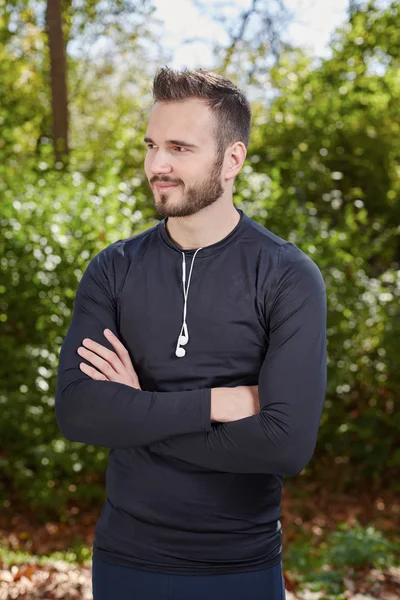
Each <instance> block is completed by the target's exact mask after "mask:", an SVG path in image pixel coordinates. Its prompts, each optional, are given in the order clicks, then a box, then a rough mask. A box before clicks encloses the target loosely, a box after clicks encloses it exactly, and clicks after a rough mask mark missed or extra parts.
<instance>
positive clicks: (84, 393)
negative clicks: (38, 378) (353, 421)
mask: <svg viewBox="0 0 400 600" xmlns="http://www.w3.org/2000/svg"><path fill="white" fill-rule="evenodd" d="M279 252H280V260H279V264H278V271H277V277H276V279H275V285H274V294H273V297H272V299H271V305H270V307H269V308H270V313H269V314H270V319H269V327H270V329H269V331H270V341H269V348H268V352H267V354H266V357H265V359H264V362H263V364H262V367H261V370H260V373H259V379H258V392H259V402H260V411H259V413H258V414H256V415H253V416H251V417H248V418H243V419H240V420H239V421H235V422H230V423H216V424H213V423H211V420H210V409H211V390H210V389H202V390H191V391H183V392H147V391H142V390H141V389H136V388H134V387H131V386H128V385H126V384H123V383H118V382H113V381H108V382H107V383H104V381H95V380H92V379H91V378H90V377H88V375H86V374H85V373H83V372H82V371H81V370H80V368H79V364H80V363H81V362H82V359H81V358H80V357H79V355H78V354H77V348H78V347H79V346H80V345H81V343H82V340H83V339H84V338H90V339H92V340H94V341H96V342H98V343H99V344H102V345H103V346H107V347H108V348H109V349H110V350H113V347H112V345H111V344H110V342H108V341H107V340H106V338H105V337H104V333H103V332H104V329H105V328H109V329H111V331H116V305H115V297H114V294H113V292H112V286H111V284H110V279H109V278H110V266H109V263H108V260H107V253H106V252H105V251H102V252H100V253H99V254H98V255H97V256H96V257H95V258H94V259H93V260H92V261H91V262H90V264H89V266H88V268H87V269H86V271H85V273H84V275H83V277H82V279H81V281H80V283H79V286H78V290H77V294H76V300H75V305H74V313H73V317H72V321H71V324H70V327H69V329H68V332H67V335H66V337H65V340H64V343H63V346H62V348H61V353H60V360H59V367H58V377H57V388H56V402H55V410H56V418H57V422H58V425H59V427H60V430H61V432H62V434H63V435H64V436H65V437H66V438H68V439H70V440H75V441H80V442H84V443H87V444H95V445H101V446H105V447H109V448H133V447H135V446H148V448H149V450H150V451H152V452H156V453H159V454H165V455H170V456H172V457H175V458H178V459H180V460H184V461H186V462H189V463H192V464H195V465H199V466H202V467H205V468H209V469H211V470H214V471H215V470H217V471H223V472H231V473H264V474H278V475H286V476H295V475H297V474H298V473H299V472H300V471H302V470H303V468H304V467H305V466H306V464H307V463H308V462H309V460H310V459H311V456H312V454H313V452H314V448H315V444H316V439H317V434H318V427H319V422H320V418H321V413H322V409H323V402H324V398H325V391H326V296H325V286H324V282H323V279H322V276H321V273H320V271H319V269H318V267H317V266H316V264H315V263H314V262H313V261H311V259H309V258H308V257H307V256H306V255H305V254H303V253H301V252H300V251H299V250H298V249H297V248H296V247H295V246H293V245H292V244H289V243H288V244H286V245H283V246H281V247H280V250H279Z"/></svg>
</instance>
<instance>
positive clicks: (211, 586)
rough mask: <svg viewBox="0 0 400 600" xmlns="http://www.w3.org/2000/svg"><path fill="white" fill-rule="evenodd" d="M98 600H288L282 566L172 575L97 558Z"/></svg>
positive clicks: (95, 587) (95, 596)
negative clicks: (246, 570) (219, 573)
mask: <svg viewBox="0 0 400 600" xmlns="http://www.w3.org/2000/svg"><path fill="white" fill-rule="evenodd" d="M92 565H93V579H92V581H93V599H94V600H284V599H285V585H284V579H283V574H282V562H280V563H278V564H277V565H275V566H274V567H270V568H269V569H264V570H262V571H252V572H247V573H233V574H228V575H169V574H167V573H153V572H151V571H142V570H138V569H133V568H132V567H122V566H119V565H112V564H110V563H107V562H105V561H102V560H100V559H98V558H95V557H93V562H92Z"/></svg>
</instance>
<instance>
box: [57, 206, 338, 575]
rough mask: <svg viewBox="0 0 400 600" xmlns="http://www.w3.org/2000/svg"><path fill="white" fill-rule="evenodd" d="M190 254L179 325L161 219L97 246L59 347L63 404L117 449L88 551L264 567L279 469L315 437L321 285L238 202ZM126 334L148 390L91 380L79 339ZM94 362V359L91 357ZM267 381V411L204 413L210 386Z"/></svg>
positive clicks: (207, 565)
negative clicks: (234, 218)
mask: <svg viewBox="0 0 400 600" xmlns="http://www.w3.org/2000/svg"><path fill="white" fill-rule="evenodd" d="M239 213H240V221H239V223H238V224H237V226H236V227H235V228H234V229H233V230H232V231H231V232H230V234H229V235H228V236H226V237H225V238H224V239H222V240H220V241H219V242H217V243H215V244H212V245H209V246H206V247H204V248H202V249H201V250H199V251H198V252H197V254H196V257H195V261H194V263H193V270H192V273H191V279H190V287H189V292H188V298H187V317H186V323H187V326H188V329H189V342H188V344H187V345H186V346H185V349H186V355H185V356H184V357H182V358H178V357H177V356H176V354H175V349H176V343H177V339H178V336H179V333H180V331H181V327H182V312H183V303H184V298H183V284H182V254H183V253H184V255H185V259H186V261H187V263H188V265H190V263H191V260H193V255H194V253H195V250H181V249H180V248H178V246H177V245H175V244H174V243H173V241H172V240H171V239H170V237H169V235H168V232H167V230H166V228H165V223H166V219H164V220H163V221H160V223H158V224H157V225H155V226H154V227H151V228H149V229H147V230H146V231H144V232H142V233H140V234H137V235H135V236H133V237H131V238H128V239H125V240H119V241H117V242H115V243H113V244H111V245H109V246H108V247H106V248H105V249H104V250H102V251H101V252H100V253H99V254H97V256H95V257H94V258H93V259H92V260H91V262H90V263H89V265H88V267H87V269H86V271H85V273H84V274H83V277H82V279H81V281H80V283H79V285H78V289H77V294H76V299H75V305H74V312H73V316H72V320H71V323H70V326H69V329H68V332H67V335H66V337H65V340H64V343H63V345H62V348H61V353H60V359H59V367H58V378H57V389H56V404H55V410H56V418H57V422H58V424H59V427H60V430H61V432H62V434H63V435H64V436H65V437H66V438H67V439H69V440H75V441H80V442H84V443H87V444H96V445H100V446H105V447H107V448H110V452H109V464H108V469H107V477H106V493H107V498H106V501H105V504H104V506H103V510H102V512H101V515H100V518H99V520H98V522H97V525H96V529H95V542H94V553H95V554H98V555H99V556H101V558H102V559H104V560H107V561H109V562H112V563H116V564H121V565H132V566H133V567H135V568H140V569H145V570H150V571H157V572H164V573H175V574H223V573H237V572H244V571H255V570H259V569H263V568H267V567H268V566H273V565H275V564H276V563H277V562H279V561H280V560H281V552H282V545H281V542H282V531H281V523H280V517H281V494H282V477H283V476H295V475H297V474H298V473H300V471H302V470H303V468H304V467H305V466H306V465H307V463H308V462H309V461H310V459H311V456H312V454H313V452H314V448H315V444H316V439H317V433H318V427H319V422H320V418H321V413H322V409H323V403H324V397H325V391H326V293H325V285H324V281H323V278H322V275H321V272H320V270H319V268H318V267H317V265H316V264H315V262H313V261H312V260H311V258H310V257H309V256H308V255H307V254H305V253H304V252H302V251H301V250H300V249H299V248H298V247H297V246H295V245H294V244H293V243H291V242H287V241H285V240H284V239H282V238H280V237H278V236H277V235H275V234H274V233H272V232H271V231H269V230H268V229H266V228H264V227H262V226H261V225H260V224H258V223H257V222H255V221H254V220H252V219H251V218H249V217H248V216H247V215H246V214H245V213H243V211H241V210H239ZM105 328H109V329H111V330H112V331H113V332H114V333H115V334H116V335H117V337H118V338H119V339H120V341H121V342H122V344H123V345H124V346H125V347H126V348H127V349H128V351H129V354H130V357H131V360H132V364H133V366H134V368H135V370H136V372H137V374H138V377H139V381H140V384H141V388H142V389H141V390H139V389H135V388H132V387H130V386H127V385H124V384H120V383H116V382H111V381H96V380H92V379H91V378H90V377H89V376H87V375H86V374H84V373H83V372H82V371H81V370H80V368H79V364H80V363H81V362H87V361H84V359H83V358H82V357H81V356H79V354H77V349H78V347H79V346H81V345H82V341H83V339H84V338H90V339H92V340H95V341H96V342H99V343H100V344H102V345H104V346H106V347H107V348H109V349H110V350H112V351H114V349H113V347H112V345H111V344H110V342H109V341H108V340H107V339H106V337H105V336H104V333H103V332H104V329H105ZM87 364H90V363H87ZM239 385H258V387H259V397H260V412H259V414H257V415H254V416H252V417H248V418H245V419H241V420H239V421H234V422H231V423H211V421H210V408H211V388H215V387H235V386H239Z"/></svg>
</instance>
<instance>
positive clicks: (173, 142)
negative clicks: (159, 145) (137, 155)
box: [143, 137, 198, 148]
mask: <svg viewBox="0 0 400 600" xmlns="http://www.w3.org/2000/svg"><path fill="white" fill-rule="evenodd" d="M143 141H144V142H145V143H146V144H147V143H148V144H155V142H154V141H153V140H152V139H151V138H149V137H145V138H144V140H143ZM165 143H166V144H169V145H171V146H186V148H198V146H196V144H189V142H183V141H182V140H167V141H166V142H165Z"/></svg>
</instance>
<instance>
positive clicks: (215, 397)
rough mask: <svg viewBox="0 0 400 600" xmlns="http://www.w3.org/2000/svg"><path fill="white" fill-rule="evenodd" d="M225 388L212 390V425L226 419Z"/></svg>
mask: <svg viewBox="0 0 400 600" xmlns="http://www.w3.org/2000/svg"><path fill="white" fill-rule="evenodd" d="M223 390H224V388H211V415H210V420H211V423H215V422H218V421H222V419H223V417H224V395H223Z"/></svg>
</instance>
